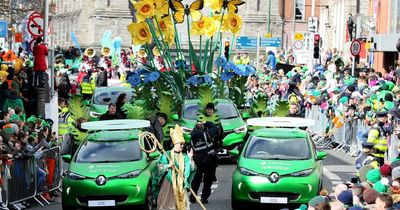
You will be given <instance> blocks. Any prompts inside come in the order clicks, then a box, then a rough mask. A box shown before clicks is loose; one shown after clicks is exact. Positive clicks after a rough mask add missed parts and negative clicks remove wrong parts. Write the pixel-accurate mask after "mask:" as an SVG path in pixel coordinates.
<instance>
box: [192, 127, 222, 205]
mask: <svg viewBox="0 0 400 210" xmlns="http://www.w3.org/2000/svg"><path fill="white" fill-rule="evenodd" d="M190 135H191V142H190V143H191V146H192V148H193V152H194V155H193V160H194V162H195V163H196V167H197V170H196V174H195V175H194V179H193V181H192V189H193V191H194V193H196V194H197V191H198V189H199V187H200V183H201V182H203V190H202V194H201V202H202V203H208V197H209V196H210V195H211V186H212V183H213V179H214V177H215V171H216V169H217V157H216V150H215V146H214V143H213V139H212V138H211V136H210V134H209V133H208V132H207V130H206V128H205V126H204V124H203V123H202V122H198V123H197V124H196V125H195V127H194V129H193V131H192V132H191V134H190ZM194 196H195V195H193V194H192V195H190V202H191V203H195V202H196V199H195V197H194Z"/></svg>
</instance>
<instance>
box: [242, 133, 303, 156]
mask: <svg viewBox="0 0 400 210" xmlns="http://www.w3.org/2000/svg"><path fill="white" fill-rule="evenodd" d="M244 154H245V157H246V158H253V159H262V160H308V159H310V149H309V147H308V144H307V141H306V139H305V138H285V139H283V138H260V137H252V139H251V140H250V142H249V144H248V146H247V148H246V151H245V153H244Z"/></svg>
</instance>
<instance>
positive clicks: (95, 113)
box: [90, 111, 101, 117]
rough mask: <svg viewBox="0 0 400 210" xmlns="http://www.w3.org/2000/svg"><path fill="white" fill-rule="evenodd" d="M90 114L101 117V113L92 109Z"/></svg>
mask: <svg viewBox="0 0 400 210" xmlns="http://www.w3.org/2000/svg"><path fill="white" fill-rule="evenodd" d="M90 116H91V117H100V116H101V113H98V112H93V111H90Z"/></svg>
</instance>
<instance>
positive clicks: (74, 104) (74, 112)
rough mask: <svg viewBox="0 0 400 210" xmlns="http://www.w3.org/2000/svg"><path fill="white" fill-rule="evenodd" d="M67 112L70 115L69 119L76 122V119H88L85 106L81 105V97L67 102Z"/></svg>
mask: <svg viewBox="0 0 400 210" xmlns="http://www.w3.org/2000/svg"><path fill="white" fill-rule="evenodd" d="M68 109H69V112H70V113H71V118H72V119H73V120H74V121H76V120H77V119H78V118H81V117H83V118H85V119H89V114H88V111H87V108H86V106H85V105H84V104H83V100H82V97H80V96H73V97H72V98H71V99H70V100H69V104H68Z"/></svg>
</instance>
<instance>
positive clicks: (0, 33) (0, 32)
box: [0, 20, 7, 38]
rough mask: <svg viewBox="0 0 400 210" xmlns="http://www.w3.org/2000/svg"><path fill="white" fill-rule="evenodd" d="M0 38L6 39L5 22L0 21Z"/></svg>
mask: <svg viewBox="0 0 400 210" xmlns="http://www.w3.org/2000/svg"><path fill="white" fill-rule="evenodd" d="M0 37H4V38H6V37H7V21H4V20H0Z"/></svg>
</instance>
